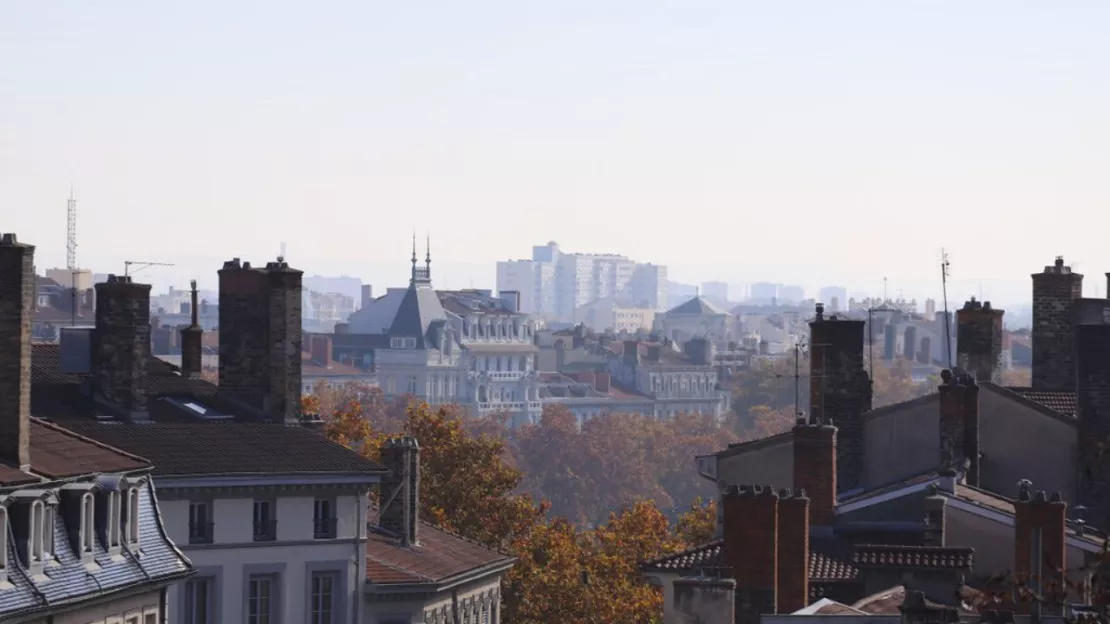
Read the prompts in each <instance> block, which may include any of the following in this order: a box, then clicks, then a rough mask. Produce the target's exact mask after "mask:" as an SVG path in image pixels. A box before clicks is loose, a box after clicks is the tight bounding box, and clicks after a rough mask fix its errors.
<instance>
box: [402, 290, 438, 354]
mask: <svg viewBox="0 0 1110 624" xmlns="http://www.w3.org/2000/svg"><path fill="white" fill-rule="evenodd" d="M444 320H447V312H446V311H444V309H443V304H441V303H440V301H439V295H438V294H437V293H436V291H435V289H433V288H432V287H431V285H430V284H420V283H413V284H412V285H410V286H409V289H408V290H407V291H406V292H405V296H404V297H403V298H402V299H401V305H400V307H398V308H397V315H396V316H394V317H393V323H392V324H391V325H390V326H389V332H388V333H389V336H391V337H406V338H416V348H417V349H427V348H429V346H431V343H432V339H431V338H432V337H431V336H430V335H429V331H428V330H429V329H430V328H431V326H432V323H434V322H435V321H444Z"/></svg>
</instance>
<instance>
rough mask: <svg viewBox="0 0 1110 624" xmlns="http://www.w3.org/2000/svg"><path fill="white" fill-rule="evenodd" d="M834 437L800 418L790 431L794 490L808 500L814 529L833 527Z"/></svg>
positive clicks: (827, 429) (833, 430)
mask: <svg viewBox="0 0 1110 624" xmlns="http://www.w3.org/2000/svg"><path fill="white" fill-rule="evenodd" d="M836 433H837V431H836V427H834V426H832V425H825V424H812V423H809V422H808V421H806V420H805V419H801V418H800V419H798V423H797V425H795V427H794V432H793V435H794V489H795V490H800V491H804V492H805V493H806V494H807V495H808V496H809V501H810V502H809V513H810V519H809V522H810V523H811V524H813V525H814V526H832V524H833V517H834V511H835V509H836V455H837V453H836ZM799 608H800V607H799Z"/></svg>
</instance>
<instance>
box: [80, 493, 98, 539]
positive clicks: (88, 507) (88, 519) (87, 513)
mask: <svg viewBox="0 0 1110 624" xmlns="http://www.w3.org/2000/svg"><path fill="white" fill-rule="evenodd" d="M95 512H96V499H95V498H94V497H93V495H92V493H91V492H90V493H86V494H84V495H83V496H81V553H82V554H92V551H93V547H94V546H95V545H96V515H95Z"/></svg>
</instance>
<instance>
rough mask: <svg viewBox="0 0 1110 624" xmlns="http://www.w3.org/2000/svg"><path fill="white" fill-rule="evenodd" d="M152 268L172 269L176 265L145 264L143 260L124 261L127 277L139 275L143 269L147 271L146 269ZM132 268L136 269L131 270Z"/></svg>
mask: <svg viewBox="0 0 1110 624" xmlns="http://www.w3.org/2000/svg"><path fill="white" fill-rule="evenodd" d="M152 266H164V267H172V266H174V264H173V263H172V262H144V261H142V260H124V261H123V275H124V276H125V277H126V276H128V275H134V274H136V273H138V272H139V271H142V270H143V269H146V268H149V267H152ZM131 267H135V268H131Z"/></svg>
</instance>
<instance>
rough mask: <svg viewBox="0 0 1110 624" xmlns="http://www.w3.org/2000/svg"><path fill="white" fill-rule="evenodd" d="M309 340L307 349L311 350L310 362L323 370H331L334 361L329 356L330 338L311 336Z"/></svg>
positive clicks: (319, 335) (318, 335)
mask: <svg viewBox="0 0 1110 624" xmlns="http://www.w3.org/2000/svg"><path fill="white" fill-rule="evenodd" d="M310 339H311V342H310V343H309V345H311V346H310V347H309V348H310V349H311V351H310V353H311V354H312V361H313V362H315V363H317V364H319V365H320V366H323V367H324V368H331V364H332V362H333V361H334V360H333V359H332V356H331V353H332V347H331V345H332V342H331V336H326V335H322V334H316V335H311V337H310Z"/></svg>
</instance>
